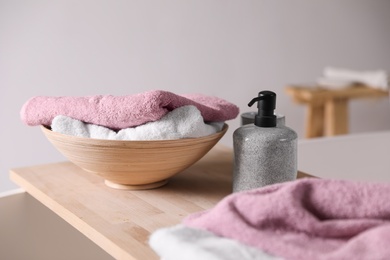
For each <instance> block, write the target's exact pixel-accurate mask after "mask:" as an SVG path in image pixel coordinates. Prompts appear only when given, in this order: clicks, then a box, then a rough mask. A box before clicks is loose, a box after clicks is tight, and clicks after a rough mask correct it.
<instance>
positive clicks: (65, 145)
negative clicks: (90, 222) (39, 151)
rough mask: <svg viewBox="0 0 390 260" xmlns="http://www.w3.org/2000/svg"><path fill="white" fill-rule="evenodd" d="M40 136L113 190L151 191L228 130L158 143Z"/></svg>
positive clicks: (179, 170) (52, 135)
mask: <svg viewBox="0 0 390 260" xmlns="http://www.w3.org/2000/svg"><path fill="white" fill-rule="evenodd" d="M41 129H42V131H43V133H44V134H45V135H46V137H47V138H48V139H49V141H50V142H51V143H52V144H53V145H54V147H55V148H56V149H57V150H58V151H60V152H61V153H62V154H63V155H64V156H65V157H66V158H68V159H69V160H70V161H71V162H73V163H74V164H76V165H77V166H79V167H81V168H82V169H84V170H85V171H88V172H93V173H96V174H98V175H100V176H102V177H103V178H104V180H105V183H106V185H107V186H109V187H112V188H117V189H132V190H135V189H152V188H157V187H160V186H162V185H164V184H166V183H167V180H168V179H169V178H170V177H172V176H174V175H175V174H178V173H180V172H181V171H183V170H184V169H186V168H188V167H189V166H191V165H192V164H194V163H195V162H197V161H198V160H199V159H200V158H202V157H203V156H204V155H205V154H206V153H207V152H208V151H210V149H211V148H212V147H213V146H214V145H215V144H216V143H217V142H218V141H219V140H220V139H221V138H222V136H223V135H224V134H225V133H226V131H227V129H228V125H227V124H225V125H224V127H223V129H222V131H220V132H218V133H216V134H213V135H209V136H205V137H200V138H185V139H176V140H161V141H160V140H158V141H121V140H101V139H93V138H83V137H76V136H70V135H64V134H61V133H57V132H53V131H51V130H50V129H48V128H47V127H44V126H42V127H41Z"/></svg>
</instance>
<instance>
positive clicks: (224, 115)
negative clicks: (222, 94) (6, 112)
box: [21, 90, 239, 140]
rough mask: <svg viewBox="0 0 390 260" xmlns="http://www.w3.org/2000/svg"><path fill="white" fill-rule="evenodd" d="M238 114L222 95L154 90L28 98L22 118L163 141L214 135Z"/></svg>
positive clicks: (90, 133) (88, 133) (81, 131)
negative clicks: (120, 93)
mask: <svg viewBox="0 0 390 260" xmlns="http://www.w3.org/2000/svg"><path fill="white" fill-rule="evenodd" d="M238 113H239V109H238V107H237V106H236V105H234V104H232V103H230V102H228V101H226V100H223V99H221V98H217V97H211V96H206V95H200V94H189V95H177V94H174V93H171V92H168V91H162V90H154V91H148V92H144V93H140V94H135V95H127V96H111V95H107V96H102V95H98V96H89V97H46V96H38V97H33V98H31V99H30V100H28V101H27V102H26V103H25V104H24V105H23V107H22V110H21V118H22V121H23V122H24V123H26V124H27V125H30V126H35V125H46V126H51V127H52V129H53V131H58V132H61V133H64V134H69V135H75V136H81V137H91V138H100V139H115V140H162V139H178V138H187V137H200V136H205V135H209V134H212V133H215V132H217V131H220V130H221V128H222V126H223V122H225V121H226V120H230V119H234V118H235V117H236V116H237V115H238ZM205 122H207V124H206V123H205Z"/></svg>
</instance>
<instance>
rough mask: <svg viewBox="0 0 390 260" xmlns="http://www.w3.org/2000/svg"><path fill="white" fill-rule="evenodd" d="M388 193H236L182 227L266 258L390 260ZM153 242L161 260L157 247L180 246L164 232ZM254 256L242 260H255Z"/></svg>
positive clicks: (361, 188)
mask: <svg viewBox="0 0 390 260" xmlns="http://www.w3.org/2000/svg"><path fill="white" fill-rule="evenodd" d="M388 194H390V185H389V184H380V183H358V182H352V181H342V180H325V179H314V178H313V179H309V178H308V179H301V180H297V181H293V182H287V183H282V184H275V185H271V186H267V187H264V188H260V189H255V190H251V191H246V192H241V193H235V194H232V195H230V196H228V197H226V198H225V199H223V200H222V201H221V202H220V203H218V204H217V205H216V206H215V207H214V208H212V209H210V210H208V211H204V212H200V213H195V214H193V215H190V216H189V217H187V218H186V219H185V220H184V221H183V224H184V226H186V227H187V228H191V229H195V230H196V229H198V230H203V231H207V232H210V233H212V234H214V236H217V237H219V238H221V239H222V238H223V239H231V240H234V241H236V242H238V243H239V244H236V246H239V247H240V245H242V247H240V248H241V249H240V252H242V251H247V250H249V251H250V252H251V253H253V252H256V251H253V250H252V249H253V248H256V250H259V251H260V255H261V256H262V257H263V256H264V252H266V253H267V254H269V255H271V256H276V257H281V258H283V259H390V247H389V241H390V201H389V200H388ZM157 234H158V233H157ZM172 234H173V233H172V232H171V233H170V235H172ZM159 238H160V239H159ZM155 239H158V241H155ZM170 241H172V240H170ZM150 243H151V246H152V248H153V249H154V250H155V251H156V252H157V253H158V254H159V255H160V256H162V257H164V255H163V254H164V251H163V250H161V249H160V247H161V246H160V247H156V246H155V245H156V244H157V243H171V244H169V246H170V247H171V248H174V247H176V245H180V243H174V242H169V240H168V239H167V240H166V241H164V239H162V238H161V233H160V235H159V236H157V237H155V233H153V234H152V236H151V240H150ZM229 243H230V242H229ZM193 246H196V245H193ZM199 247H200V248H204V245H203V242H202V241H201V244H200V245H199ZM184 248H185V247H181V249H182V250H184ZM217 250H218V251H221V250H222V251H224V250H227V251H228V250H230V249H229V248H228V247H226V248H225V249H223V248H221V247H219V248H218V249H217ZM227 251H226V252H227ZM251 253H248V254H249V255H248V257H247V258H245V257H242V258H240V259H256V258H253V257H252V256H251V255H250V254H251ZM167 259H180V257H178V258H174V257H170V258H167ZM210 259H224V258H223V257H221V258H210Z"/></svg>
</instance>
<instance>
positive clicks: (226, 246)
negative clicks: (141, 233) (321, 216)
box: [149, 224, 281, 260]
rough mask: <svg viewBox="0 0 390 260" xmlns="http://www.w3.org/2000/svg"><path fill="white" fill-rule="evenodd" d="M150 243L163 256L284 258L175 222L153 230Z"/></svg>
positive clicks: (174, 259) (180, 259)
mask: <svg viewBox="0 0 390 260" xmlns="http://www.w3.org/2000/svg"><path fill="white" fill-rule="evenodd" d="M149 245H150V246H151V248H152V249H153V250H154V251H155V252H156V253H157V254H158V255H159V256H160V257H161V259H164V260H199V259H201V260H238V259H239V260H277V259H279V260H280V259H281V258H278V257H275V256H271V255H268V254H267V253H265V252H263V251H261V250H259V249H257V248H253V247H249V246H247V245H244V244H242V243H240V242H238V241H236V240H233V239H229V238H224V237H219V236H216V235H215V234H213V233H211V232H208V231H206V230H202V229H194V228H189V227H186V226H184V225H181V224H179V225H176V226H173V227H167V228H162V229H158V230H157V231H155V232H153V233H152V235H151V237H150V239H149Z"/></svg>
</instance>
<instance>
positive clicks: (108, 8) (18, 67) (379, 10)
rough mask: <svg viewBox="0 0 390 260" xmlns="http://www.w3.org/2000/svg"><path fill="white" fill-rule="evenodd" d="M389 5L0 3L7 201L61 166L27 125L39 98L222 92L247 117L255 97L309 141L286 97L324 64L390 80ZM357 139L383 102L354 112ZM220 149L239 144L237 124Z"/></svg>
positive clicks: (326, 1) (378, 117)
mask: <svg viewBox="0 0 390 260" xmlns="http://www.w3.org/2000/svg"><path fill="white" fill-rule="evenodd" d="M389 13H390V1H388V0H316V1H313V0H284V1H283V0H242V1H241V0H240V1H238V0H235V1H233V0H207V1H206V0H154V1H152V0H126V1H124V0H123V1H119V0H118V1H108V0H107V1H102V0H98V1H92V0H86V1H75V0H67V1H65V0H59V1H48V0H47V1H43V0H36V1H27V0H16V1H15V0H0V88H1V95H0V122H1V128H0V129H1V130H0V131H1V134H0V144H1V145H0V149H1V150H0V155H1V156H0V192H1V191H5V190H9V189H12V188H15V187H16V185H14V184H13V183H12V182H11V181H9V178H8V170H9V169H10V168H15V167H22V166H28V165H35V164H43V163H49V162H55V161H61V160H64V159H65V158H64V157H62V155H60V154H59V153H58V152H57V151H56V150H55V149H54V148H53V147H52V146H51V145H50V144H49V142H48V141H47V140H46V139H45V137H44V136H43V134H42V133H41V132H40V129H39V128H38V127H27V126H25V125H23V124H22V123H21V121H20V118H19V111H20V108H21V106H22V105H23V103H24V102H25V101H26V100H27V99H28V98H30V97H32V96H36V95H49V96H62V95H73V96H81V95H95V94H113V95H127V94H134V93H138V92H143V91H146V90H149V89H165V90H169V91H173V92H176V93H179V94H180V93H192V92H198V93H204V94H209V95H217V96H220V97H222V98H225V99H227V100H229V101H231V102H233V103H235V104H237V105H239V106H240V108H241V112H245V111H251V109H249V108H248V107H247V106H246V104H247V103H248V101H249V100H250V99H251V98H252V97H254V96H256V95H257V93H258V91H260V90H264V89H270V90H273V91H275V92H276V93H277V94H278V104H277V105H278V108H277V111H278V112H279V113H283V114H285V115H286V118H287V124H288V125H289V126H290V127H292V128H293V129H295V130H296V131H297V132H298V135H299V136H300V137H303V134H304V132H303V131H304V112H305V110H304V107H302V106H298V105H295V104H293V102H292V101H291V100H290V98H289V97H288V96H287V95H286V94H285V92H284V87H285V86H286V85H287V84H289V83H308V82H313V81H314V80H315V79H316V78H318V77H319V76H320V75H321V73H322V69H323V68H324V67H325V66H328V65H332V66H338V67H344V68H350V69H356V70H373V69H385V70H387V71H390V15H389ZM350 111H351V132H352V133H357V132H369V131H382V130H389V129H390V116H389V113H390V108H389V101H388V100H387V99H381V100H376V101H368V100H360V101H353V102H351V104H350ZM228 123H229V125H230V130H229V132H228V133H227V134H226V136H225V137H224V138H223V140H222V142H223V143H225V144H227V145H231V141H232V140H231V136H232V132H233V131H234V129H236V128H237V127H238V126H239V119H238V118H237V119H236V120H233V121H229V122H228Z"/></svg>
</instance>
